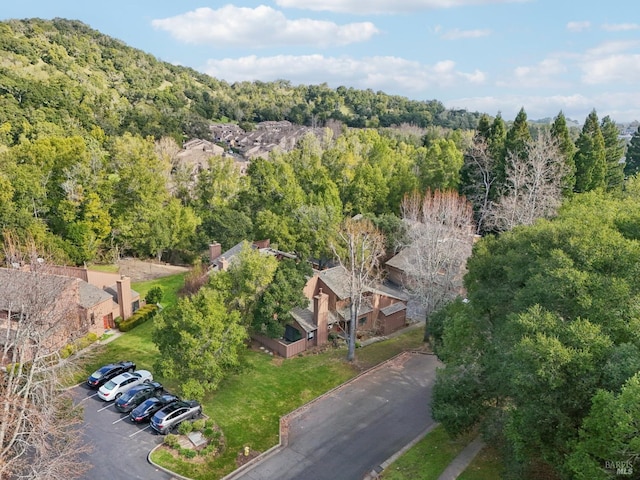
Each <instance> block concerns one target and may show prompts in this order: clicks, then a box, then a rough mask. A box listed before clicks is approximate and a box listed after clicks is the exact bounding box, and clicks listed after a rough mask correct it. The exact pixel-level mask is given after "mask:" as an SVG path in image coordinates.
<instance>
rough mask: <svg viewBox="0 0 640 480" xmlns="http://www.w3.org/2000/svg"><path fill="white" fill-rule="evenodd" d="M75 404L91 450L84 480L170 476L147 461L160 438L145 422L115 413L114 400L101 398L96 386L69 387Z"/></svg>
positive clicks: (152, 479) (160, 479)
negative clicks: (133, 420)
mask: <svg viewBox="0 0 640 480" xmlns="http://www.w3.org/2000/svg"><path fill="white" fill-rule="evenodd" d="M71 394H72V396H73V398H74V403H75V404H80V405H82V406H83V408H84V428H83V435H84V437H85V439H86V441H87V443H89V444H90V445H91V446H92V447H93V452H92V453H90V454H89V455H87V458H86V460H87V461H88V463H89V464H91V465H92V468H91V469H90V470H89V471H88V472H87V473H86V474H85V475H84V476H83V477H82V478H83V479H86V480H90V479H91V480H95V479H109V480H125V479H141V480H170V479H172V478H174V477H173V476H171V475H169V474H167V473H165V472H164V471H162V470H158V469H156V468H155V467H154V466H153V465H151V464H150V463H149V462H148V461H147V455H148V454H149V452H150V451H151V449H152V448H153V447H155V446H156V445H158V444H160V443H162V442H163V440H164V437H163V436H162V435H158V434H156V433H155V432H154V431H153V430H152V429H151V427H150V426H149V424H148V423H143V424H140V425H138V424H134V423H132V422H130V421H129V416H128V414H123V413H119V412H117V411H116V409H115V408H114V406H113V404H114V402H104V401H102V400H101V399H100V398H99V397H98V395H97V391H96V390H92V389H90V388H89V387H88V386H87V385H86V384H81V385H78V386H76V387H74V388H73V389H72V390H71Z"/></svg>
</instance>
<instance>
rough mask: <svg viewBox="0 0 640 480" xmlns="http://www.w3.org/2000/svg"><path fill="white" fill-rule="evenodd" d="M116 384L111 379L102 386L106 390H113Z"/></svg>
mask: <svg viewBox="0 0 640 480" xmlns="http://www.w3.org/2000/svg"><path fill="white" fill-rule="evenodd" d="M115 386H116V384H115V383H114V382H113V380H109V381H108V382H107V383H105V384H104V385H103V386H102V388H104V389H105V390H113V389H114V388H115Z"/></svg>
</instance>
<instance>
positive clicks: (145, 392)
mask: <svg viewBox="0 0 640 480" xmlns="http://www.w3.org/2000/svg"><path fill="white" fill-rule="evenodd" d="M161 393H162V384H160V383H158V382H148V383H143V384H142V385H138V386H136V387H133V388H132V389H131V390H127V391H126V392H125V393H123V394H122V395H121V396H120V398H118V399H117V400H116V402H115V407H116V410H117V411H119V412H122V413H129V412H130V411H131V410H133V409H134V408H136V407H137V406H138V405H140V404H141V403H142V402H144V401H145V400H146V399H147V398H151V397H155V396H156V395H159V394H161Z"/></svg>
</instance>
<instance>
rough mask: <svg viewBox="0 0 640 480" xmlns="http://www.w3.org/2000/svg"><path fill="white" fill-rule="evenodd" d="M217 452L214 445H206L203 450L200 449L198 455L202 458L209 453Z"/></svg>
mask: <svg viewBox="0 0 640 480" xmlns="http://www.w3.org/2000/svg"><path fill="white" fill-rule="evenodd" d="M217 450H218V447H217V446H216V445H214V444H209V445H207V446H206V447H204V448H203V449H201V450H200V451H199V452H198V455H200V456H202V457H204V456H206V455H209V454H210V453H215V452H217Z"/></svg>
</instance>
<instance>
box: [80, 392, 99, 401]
mask: <svg viewBox="0 0 640 480" xmlns="http://www.w3.org/2000/svg"><path fill="white" fill-rule="evenodd" d="M96 395H98V392H96V393H94V394H93V395H89V396H88V397H84V398H83V399H82V400H80V402H84V401H85V400H87V399H89V398H93V397H95V396H96ZM80 402H78V403H80Z"/></svg>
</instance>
